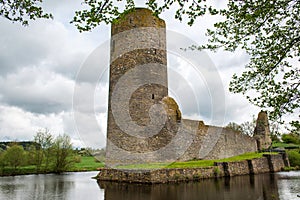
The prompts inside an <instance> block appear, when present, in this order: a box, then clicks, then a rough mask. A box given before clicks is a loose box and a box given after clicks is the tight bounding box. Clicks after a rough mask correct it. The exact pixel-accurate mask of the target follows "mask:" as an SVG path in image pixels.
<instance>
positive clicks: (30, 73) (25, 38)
mask: <svg viewBox="0 0 300 200" xmlns="http://www.w3.org/2000/svg"><path fill="white" fill-rule="evenodd" d="M80 2H81V0H76V1H72V2H64V1H59V0H53V1H49V2H48V1H47V2H44V6H45V8H46V10H47V11H50V12H52V13H53V14H54V17H55V18H54V20H36V21H33V22H31V23H30V26H29V27H22V26H21V25H20V24H17V23H16V24H13V23H11V22H9V21H7V20H5V19H3V18H0V31H1V38H0V43H1V46H0V60H1V62H0V140H5V139H11V140H14V139H18V140H31V139H32V138H33V135H34V134H35V132H36V131H37V130H38V129H39V128H45V127H47V128H49V129H50V131H51V132H52V133H54V134H60V133H67V134H69V135H70V136H71V138H72V142H73V143H74V146H76V147H79V146H82V145H87V146H92V147H95V148H100V147H103V146H104V145H105V142H106V139H105V138H106V137H105V134H106V122H107V119H106V117H107V116H106V112H107V104H108V100H107V98H108V65H109V44H110V41H109V37H110V36H109V34H110V31H109V26H107V25H104V26H103V25H102V26H101V27H99V28H96V29H95V30H93V31H92V32H90V33H79V32H78V31H77V30H76V28H75V27H74V26H73V25H72V24H69V21H70V20H71V19H72V17H73V14H74V11H75V10H77V9H80V8H81V5H80ZM139 5H140V4H139ZM140 6H143V5H140ZM220 6H222V5H220ZM170 13H172V11H167V12H166V13H164V14H162V15H161V18H163V19H165V21H166V23H167V28H168V29H169V30H170V29H171V30H173V31H175V32H177V33H180V34H182V35H184V36H185V37H187V38H190V39H191V40H189V41H190V43H188V44H187V43H185V42H186V41H181V40H176V37H173V36H172V34H169V35H167V40H168V41H171V43H172V44H174V48H176V49H179V48H181V47H187V46H188V45H191V44H194V42H195V41H196V42H197V43H199V44H202V43H203V42H204V41H205V40H206V38H205V36H204V33H205V29H206V28H209V27H212V22H214V21H216V20H218V19H219V18H211V17H203V18H201V19H199V20H197V22H196V24H195V25H194V26H192V27H189V26H187V25H186V24H185V23H180V22H178V21H175V20H174V15H173V14H170ZM182 54H184V52H183V53H182ZM208 55H209V57H210V59H211V60H212V62H213V64H214V65H215V66H216V67H215V68H214V69H213V70H209V69H208V68H206V70H204V71H203V69H200V73H198V71H197V70H196V71H195V68H194V66H192V65H191V62H190V61H192V60H193V59H194V60H199V59H200V62H201V65H203V66H204V67H205V66H206V65H205V63H206V61H207V60H205V59H207V58H205V57H191V59H192V60H184V59H182V58H181V57H180V56H179V57H178V56H177V55H175V54H168V63H169V66H168V67H169V71H168V73H169V87H170V88H169V89H170V91H169V94H170V95H171V96H173V97H174V98H175V99H176V100H177V102H178V104H179V105H180V109H181V110H182V111H183V115H184V117H186V118H190V119H199V120H203V119H204V121H205V123H207V124H208V123H212V124H214V123H215V122H216V121H218V123H219V124H221V123H220V121H225V123H226V122H229V121H237V122H242V121H243V120H250V119H251V115H252V112H254V114H256V113H255V112H256V110H255V109H253V107H252V106H249V104H248V103H247V101H246V100H244V99H243V97H242V96H241V95H235V94H229V92H228V83H229V80H230V78H231V76H232V74H233V73H235V72H237V73H239V72H240V71H241V70H243V66H244V64H245V63H246V62H247V59H248V57H247V55H246V54H245V53H243V52H236V53H224V52H218V53H208ZM202 61H203V62H202ZM215 70H218V71H215ZM216 72H217V73H218V74H219V76H220V78H218V79H220V80H219V81H222V86H220V84H219V83H218V84H217V82H216V81H215V79H214V73H216ZM178 78H180V80H182V81H178V80H179V79H178ZM222 92H223V93H225V96H226V98H225V99H223V98H219V97H218V94H219V93H222ZM216 96H217V97H216ZM224 103H226V104H225V105H226V107H224V106H223V105H222V104H224ZM72 108H73V109H74V110H72ZM249 110H250V111H249ZM225 111H226V112H225ZM224 113H225V114H224ZM216 115H218V117H219V116H221V117H220V118H222V119H218V120H212V119H213V118H214V116H216ZM224 115H225V116H224Z"/></svg>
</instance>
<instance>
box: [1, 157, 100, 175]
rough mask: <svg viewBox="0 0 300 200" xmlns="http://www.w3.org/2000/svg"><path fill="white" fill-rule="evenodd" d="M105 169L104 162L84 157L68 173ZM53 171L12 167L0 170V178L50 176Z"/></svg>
mask: <svg viewBox="0 0 300 200" xmlns="http://www.w3.org/2000/svg"><path fill="white" fill-rule="evenodd" d="M103 167H104V163H103V162H98V161H96V160H95V158H94V157H93V156H82V157H81V159H80V162H75V163H74V165H73V166H72V167H71V168H70V169H68V170H66V172H86V171H99V169H100V168H103ZM50 173H54V172H53V171H42V170H40V171H39V172H37V170H36V166H35V165H27V166H21V167H18V168H17V169H14V168H12V167H3V168H0V176H16V175H30V174H50Z"/></svg>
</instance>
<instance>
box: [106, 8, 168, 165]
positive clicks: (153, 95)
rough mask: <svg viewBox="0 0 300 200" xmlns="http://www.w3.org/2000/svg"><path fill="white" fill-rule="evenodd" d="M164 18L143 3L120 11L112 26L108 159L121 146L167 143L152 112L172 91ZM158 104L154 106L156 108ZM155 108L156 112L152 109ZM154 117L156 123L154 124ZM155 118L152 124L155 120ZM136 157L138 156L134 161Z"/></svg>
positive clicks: (143, 148) (136, 149)
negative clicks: (140, 6) (156, 14)
mask: <svg viewBox="0 0 300 200" xmlns="http://www.w3.org/2000/svg"><path fill="white" fill-rule="evenodd" d="M166 65H167V52H166V31H165V22H164V21H163V20H162V19H160V18H158V17H156V16H154V15H153V12H152V11H151V10H149V9H145V8H135V9H133V10H130V11H127V12H126V13H123V14H121V15H120V17H119V18H117V19H116V20H114V22H113V23H112V26H111V48H110V72H109V75H110V76H109V103H108V124H107V150H106V151H107V155H106V163H118V162H120V159H121V157H122V152H123V151H125V152H126V151H127V152H133V153H144V152H151V151H154V150H157V149H159V148H160V145H161V144H162V145H164V144H167V143H168V142H169V141H168V138H171V137H168V136H167V135H168V133H167V131H164V132H165V133H164V134H163V136H162V137H159V136H158V135H161V133H159V131H158V132H157V133H155V131H156V130H157V128H159V129H160V130H161V129H162V128H163V125H162V126H161V127H160V125H158V126H156V124H157V123H158V124H159V121H165V120H166V119H162V118H163V117H162V118H159V119H155V120H158V122H157V121H156V122H155V120H154V118H157V117H153V116H151V115H153V113H155V112H159V110H160V109H161V108H162V109H161V110H163V106H161V107H159V106H158V107H155V105H158V104H160V102H161V100H162V99H163V98H164V97H166V96H168V78H167V67H166ZM153 108H156V109H153ZM151 113H152V114H151ZM155 123H156V124H155ZM151 124H152V125H151ZM133 162H134V161H133Z"/></svg>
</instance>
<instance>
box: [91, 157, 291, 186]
mask: <svg viewBox="0 0 300 200" xmlns="http://www.w3.org/2000/svg"><path fill="white" fill-rule="evenodd" d="M284 167H288V166H286V165H285V164H284V156H283V155H281V154H278V155H265V156H264V157H262V158H256V159H253V160H245V161H236V162H219V163H215V166H214V167H203V168H177V169H176V168H175V169H170V168H165V169H156V170H121V169H107V168H104V169H101V170H100V172H99V174H98V175H97V177H96V178H97V179H98V180H100V181H116V182H133V183H166V182H180V181H193V180H194V181H195V180H199V179H204V178H214V177H230V176H239V175H247V174H259V173H266V172H275V171H276V172H277V171H281V170H282V169H283V168H284Z"/></svg>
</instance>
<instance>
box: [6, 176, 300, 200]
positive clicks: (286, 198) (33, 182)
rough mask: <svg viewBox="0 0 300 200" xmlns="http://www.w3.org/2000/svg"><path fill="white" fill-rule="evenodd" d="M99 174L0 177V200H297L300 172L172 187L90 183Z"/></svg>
mask: <svg viewBox="0 0 300 200" xmlns="http://www.w3.org/2000/svg"><path fill="white" fill-rule="evenodd" d="M97 173H98V172H79V173H66V174H63V175H54V174H48V175H28V176H14V177H0V199H1V200H11V199H16V200H18V199H20V200H21V199H22V200H29V199H30V200H31V199H37V200H39V199H53V200H61V199H64V200H76V199H89V200H94V199H95V200H119V199H122V200H139V199H143V200H148V199H149V200H150V199H151V200H163V199H170V200H181V199H188V200H194V199H195V200H196V199H197V200H198V199H203V200H216V199H230V200H239V199H244V200H246V199H249V200H260V199H261V200H269V199H270V200H271V199H272V200H275V199H280V200H298V199H300V197H298V196H300V171H296V172H279V173H275V174H269V173H267V174H260V175H255V176H237V177H231V178H220V179H205V180H200V181H198V182H189V183H174V184H153V185H150V184H126V183H114V182H99V183H97V181H96V180H95V179H91V177H94V176H96V175H97Z"/></svg>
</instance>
